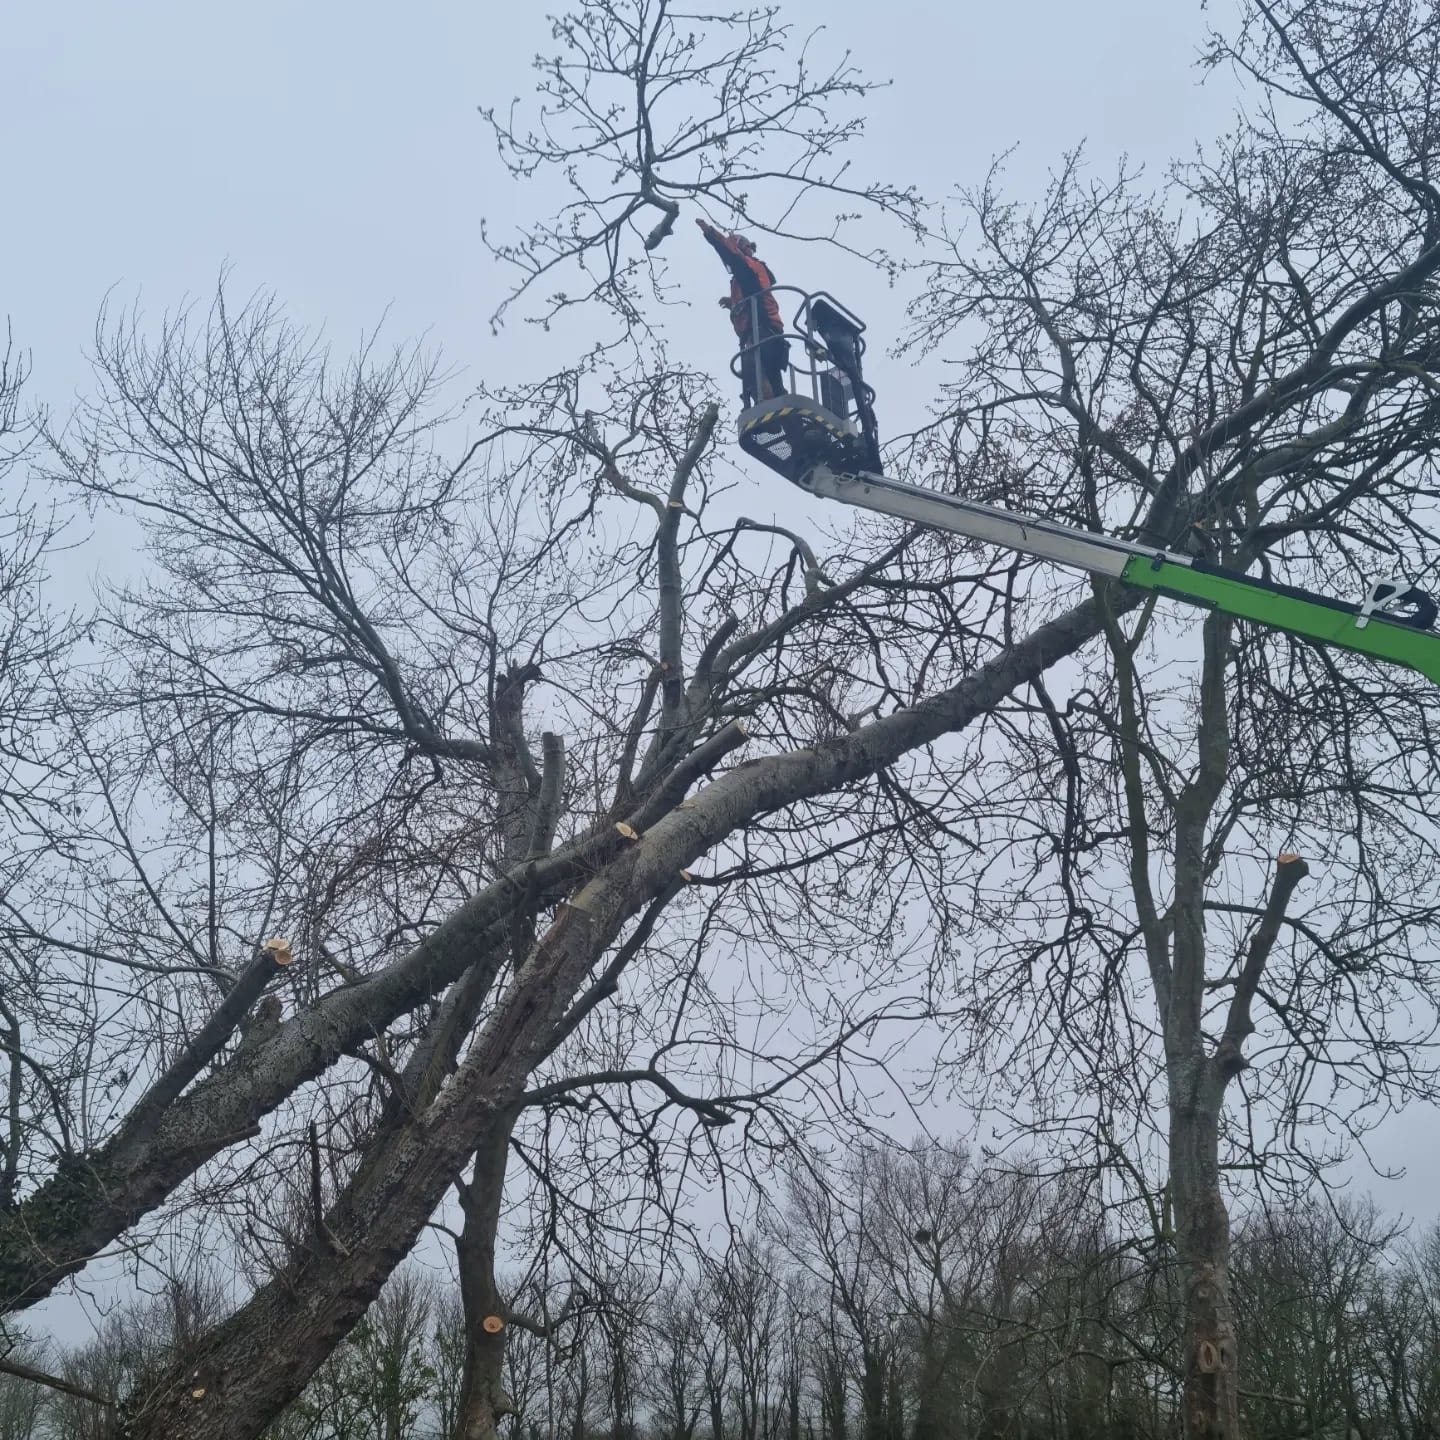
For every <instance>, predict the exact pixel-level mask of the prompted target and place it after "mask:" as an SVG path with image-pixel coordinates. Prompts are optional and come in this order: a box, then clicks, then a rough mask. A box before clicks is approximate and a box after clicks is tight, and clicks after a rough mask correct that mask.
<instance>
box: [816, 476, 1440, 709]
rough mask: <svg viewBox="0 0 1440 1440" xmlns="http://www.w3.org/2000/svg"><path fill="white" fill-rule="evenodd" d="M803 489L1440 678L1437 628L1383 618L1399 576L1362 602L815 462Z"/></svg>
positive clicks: (1401, 589) (1400, 584)
mask: <svg viewBox="0 0 1440 1440" xmlns="http://www.w3.org/2000/svg"><path fill="white" fill-rule="evenodd" d="M797 483H798V484H799V485H800V486H801V488H802V489H806V490H809V491H811V492H812V493H813V494H816V495H824V496H825V497H826V498H827V499H831V500H839V501H841V502H842V503H843V504H846V505H857V506H860V507H861V508H863V509H866V510H874V511H876V512H877V513H879V514H881V515H890V516H894V517H896V518H898V519H902V520H911V521H914V522H915V523H916V524H920V525H928V526H931V527H933V528H934V529H936V530H947V531H949V532H950V533H951V534H954V535H965V536H968V537H969V538H970V539H972V540H981V541H985V542H988V543H990V544H993V545H1003V546H1007V547H1008V548H1010V549H1012V550H1018V551H1020V552H1021V553H1022V554H1025V555H1034V556H1035V557H1036V558H1038V559H1041V560H1048V561H1050V562H1051V563H1052V564H1055V565H1064V566H1068V567H1071V568H1074V569H1079V570H1088V571H1090V572H1091V573H1092V574H1095V575H1105V576H1108V577H1109V578H1110V579H1112V580H1119V581H1122V582H1123V583H1124V584H1126V585H1135V586H1138V587H1139V588H1140V589H1142V590H1153V591H1155V592H1156V593H1157V594H1160V595H1165V596H1168V597H1170V598H1171V599H1174V600H1184V601H1186V602H1188V603H1189V604H1191V605H1199V606H1202V607H1203V608H1205V609H1207V610H1219V611H1221V612H1223V613H1224V614H1226V615H1234V616H1237V617H1238V618H1240V619H1242V620H1253V621H1255V622H1256V623H1257V624H1260V625H1268V626H1270V627H1271V628H1272V629H1276V630H1284V631H1288V632H1289V633H1290V634H1292V635H1300V636H1303V637H1304V638H1305V639H1307V640H1314V641H1317V642H1319V643H1320V644H1322V645H1336V646H1339V647H1340V648H1341V649H1344V650H1354V651H1357V652H1358V653H1359V654H1361V655H1369V656H1372V657H1373V658H1375V659H1378V660H1387V661H1390V662H1391V663H1393V664H1396V665H1405V666H1408V667H1409V668H1410V669H1412V670H1418V671H1419V672H1420V674H1422V675H1424V676H1427V677H1428V678H1429V679H1430V680H1432V681H1433V682H1434V683H1435V684H1437V685H1440V634H1437V633H1436V632H1434V631H1432V630H1421V629H1417V628H1416V627H1415V626H1413V625H1410V624H1406V623H1404V622H1403V621H1399V620H1397V619H1395V618H1394V617H1393V616H1391V615H1387V614H1386V613H1385V611H1384V609H1383V607H1384V606H1386V605H1389V604H1393V603H1395V602H1396V601H1398V600H1400V599H1401V598H1402V597H1403V596H1404V594H1405V593H1406V592H1407V591H1408V590H1409V588H1410V587H1409V585H1408V583H1407V582H1406V581H1403V580H1398V581H1397V580H1385V581H1382V582H1380V583H1379V584H1378V585H1373V586H1371V588H1370V592H1369V594H1368V595H1367V596H1366V597H1365V600H1364V601H1363V602H1362V603H1361V604H1359V605H1350V604H1347V603H1346V602H1344V601H1342V600H1332V599H1330V598H1329V597H1328V596H1325V595H1317V594H1315V593H1313V592H1312V591H1309V590H1300V589H1297V588H1295V587H1294V586H1290V585H1277V584H1274V583H1272V582H1270V581H1267V580H1261V579H1257V578H1255V577H1253V576H1249V575H1243V574H1241V573H1240V572H1239V571H1238V570H1227V569H1225V568H1224V567H1223V566H1220V565H1212V564H1209V563H1208V562H1206V561H1204V560H1197V559H1194V558H1192V557H1191V556H1189V555H1180V554H1177V553H1175V552H1174V551H1170V550H1157V549H1155V548H1154V547H1153V546H1144V545H1136V544H1132V543H1131V542H1130V541H1127V540H1116V539H1113V538H1112V537H1110V536H1108V535H1097V534H1095V533H1093V532H1092V531H1089V530H1078V529H1075V528H1073V527H1072V526H1069V525H1060V524H1057V523H1055V522H1054V521H1051V520H1031V519H1026V518H1024V517H1022V516H1019V515H1015V514H1012V513H1011V512H1010V511H1008V510H1000V509H997V508H996V507H995V506H993V505H980V504H977V503H976V502H974V501H972V500H962V499H960V498H959V497H958V496H954V495H941V494H939V493H938V492H936V491H934V490H926V489H924V488H922V487H921V486H918V485H906V484H904V483H902V482H901V481H898V480H888V479H886V478H885V477H884V476H881V475H871V474H867V473H864V472H860V473H856V474H846V475H842V474H837V473H836V472H835V471H833V470H831V469H830V467H829V466H828V465H825V464H819V465H816V466H814V467H812V468H811V469H809V470H808V471H807V472H806V473H805V474H803V475H802V476H800V477H798V481H797Z"/></svg>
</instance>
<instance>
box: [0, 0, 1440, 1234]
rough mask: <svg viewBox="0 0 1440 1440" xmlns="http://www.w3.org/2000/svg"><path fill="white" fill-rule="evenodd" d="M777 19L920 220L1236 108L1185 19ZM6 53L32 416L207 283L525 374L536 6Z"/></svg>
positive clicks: (101, 21) (684, 355)
mask: <svg viewBox="0 0 1440 1440" xmlns="http://www.w3.org/2000/svg"><path fill="white" fill-rule="evenodd" d="M781 11H782V15H783V18H785V19H786V20H793V22H794V23H795V25H796V26H797V27H798V28H801V29H805V30H809V29H811V28H813V27H814V26H816V25H819V24H824V25H826V26H827V27H828V29H827V33H826V35H825V36H824V37H822V40H821V42H820V43H821V48H822V50H824V51H825V52H826V53H830V54H837V53H838V52H840V51H841V50H843V49H845V48H847V47H848V48H850V49H851V50H853V51H854V52H855V57H856V59H857V61H858V62H859V63H860V64H861V65H862V66H863V67H864V69H865V70H866V72H867V73H868V74H869V75H870V76H872V77H874V78H885V77H891V78H893V79H894V80H895V81H896V83H895V85H894V86H893V87H891V88H890V89H888V90H886V91H885V92H883V93H882V94H881V95H879V96H878V97H876V99H875V101H874V103H873V105H872V107H871V117H872V118H871V120H870V128H869V134H868V137H867V140H866V142H865V144H864V146H863V147H862V148H861V149H860V150H859V151H858V152H857V154H856V157H855V164H856V170H857V173H861V174H868V175H880V176H884V177H885V178H887V179H890V180H893V181H895V182H896V183H900V184H906V183H915V184H916V185H918V186H919V187H920V189H921V191H922V192H924V193H925V194H926V195H927V196H930V197H932V198H942V197H943V196H945V195H946V194H947V193H950V192H952V191H953V190H954V189H955V188H956V187H957V186H963V185H968V184H973V183H975V182H977V181H978V180H979V179H980V178H982V177H983V175H984V173H985V170H986V168H987V167H988V165H989V163H990V161H991V159H992V157H993V156H994V155H996V154H997V153H998V152H1000V151H1002V150H1005V149H1007V148H1009V147H1010V146H1012V145H1017V144H1018V146H1019V149H1018V151H1017V153H1016V154H1015V155H1014V157H1013V158H1012V160H1011V161H1010V164H1009V167H1008V174H1009V187H1008V188H1009V189H1010V190H1011V192H1012V193H1013V194H1015V195H1017V196H1024V195H1038V194H1039V193H1040V191H1041V190H1042V188H1043V186H1044V183H1045V177H1046V173H1047V170H1048V169H1049V167H1050V166H1051V165H1053V164H1054V163H1055V162H1056V160H1057V159H1058V157H1059V156H1060V155H1061V153H1062V152H1063V151H1065V150H1066V149H1068V148H1070V147H1071V146H1073V145H1074V144H1075V143H1076V142H1078V141H1080V140H1082V139H1084V140H1086V141H1087V142H1088V144H1089V147H1090V151H1091V154H1092V156H1093V157H1094V160H1095V163H1096V165H1097V166H1099V167H1100V168H1102V169H1103V168H1108V167H1111V166H1113V163H1114V161H1115V159H1116V158H1117V157H1118V156H1119V155H1120V154H1121V153H1122V152H1123V153H1128V154H1129V155H1130V156H1131V157H1132V159H1133V160H1135V161H1137V162H1140V163H1143V164H1144V165H1146V167H1147V168H1148V170H1149V173H1150V174H1151V176H1152V177H1153V179H1154V180H1155V182H1156V184H1157V185H1158V184H1159V182H1160V180H1161V179H1162V176H1163V168H1164V164H1165V162H1166V160H1167V159H1169V158H1171V157H1174V156H1184V155H1187V154H1188V153H1190V152H1191V150H1192V148H1193V146H1194V144H1195V143H1196V142H1197V141H1199V140H1203V139H1206V138H1209V137H1212V136H1214V135H1216V134H1217V133H1219V132H1220V131H1221V130H1223V129H1224V128H1225V127H1226V125H1227V123H1228V120H1229V116H1230V113H1231V110H1232V106H1233V104H1234V94H1233V91H1232V90H1231V88H1230V83H1231V82H1230V81H1229V79H1228V77H1226V76H1220V77H1218V78H1217V79H1214V80H1212V81H1211V82H1209V83H1207V84H1206V85H1204V86H1203V87H1202V86H1201V84H1200V77H1199V74H1198V72H1197V71H1196V69H1195V66H1194V61H1195V57H1196V54H1197V51H1198V49H1199V46H1200V43H1201V40H1202V38H1203V34H1204V30H1205V24H1206V20H1207V18H1210V19H1213V18H1215V9H1214V7H1212V11H1211V14H1210V16H1208V17H1207V16H1206V15H1205V14H1204V13H1202V11H1201V8H1200V4H1199V0H1094V3H1091V4H1088V5H1077V4H1075V3H1074V0H1024V3H1017V4H1011V5H1008V6H1007V5H996V4H992V3H987V4H983V5H981V4H967V3H960V4H953V5H949V6H943V5H938V4H936V3H935V0H885V3H875V4H870V3H861V0H831V3H828V4H824V3H819V0H782V3H781ZM0 47H3V48H0V60H3V65H0V127H3V132H4V134H5V136H6V145H5V172H4V183H5V189H6V195H5V207H4V213H5V218H4V223H3V226H0V285H3V294H0V310H3V311H4V312H6V313H8V315H9V316H10V319H11V323H12V326H13V329H14V333H15V338H16V341H17V342H18V343H19V345H20V346H21V347H22V348H25V349H28V350H29V351H30V352H31V353H32V355H33V359H34V364H35V372H34V383H33V386H32V396H33V397H34V398H37V399H43V400H44V401H46V402H47V403H48V404H49V405H51V406H52V407H54V408H55V409H57V410H59V411H62V412H63V411H64V410H65V409H67V408H68V406H69V404H70V401H71V399H72V397H73V396H74V395H75V393H76V392H77V391H79V390H82V389H83V388H84V386H85V384H86V378H87V373H88V372H87V370H86V366H85V362H84V352H85V349H86V347H87V344H88V342H89V339H90V336H91V334H92V330H93V326H94V320H95V315H96V311H97V308H98V306H99V305H100V303H101V301H102V299H103V298H104V297H105V295H106V293H107V292H108V291H112V290H113V291H114V292H115V294H116V296H117V298H118V299H120V300H123V301H126V302H129V301H131V300H134V299H136V298H137V297H138V298H139V299H140V300H141V302H142V304H143V306H144V308H145V309H146V311H147V312H149V313H151V314H153V315H157V316H158V314H159V313H160V312H162V311H164V310H166V309H168V308H172V307H174V306H175V305H177V304H178V303H179V302H180V301H181V300H182V299H183V298H184V297H186V296H187V295H188V296H191V297H200V298H202V299H203V298H204V297H205V296H206V295H207V294H208V292H210V291H211V290H212V289H213V286H214V283H215V280H216V277H217V275H218V273H219V272H220V270H221V268H222V266H224V265H226V264H227V263H228V264H229V265H231V266H233V268H234V282H235V285H236V286H237V288H239V289H240V290H242V291H246V292H248V291H250V290H251V289H253V288H256V287H264V288H270V289H273V290H274V291H275V292H276V293H277V295H278V296H279V298H280V299H281V301H282V302H283V304H284V305H285V307H286V309H287V310H288V312H289V313H290V315H291V316H292V317H293V318H294V319H295V320H297V321H298V322H300V323H302V324H305V325H310V326H317V327H318V326H323V327H324V328H325V330H326V332H327V333H328V335H329V336H330V338H331V339H332V341H333V342H334V343H335V345H336V346H337V348H340V349H342V350H343V349H344V348H346V347H348V346H349V345H350V344H351V343H352V342H353V341H354V340H355V339H356V338H358V336H359V335H360V334H361V332H362V331H363V330H365V329H366V328H368V327H370V326H372V325H373V324H374V323H375V322H376V321H377V319H379V317H380V316H381V314H382V313H383V312H386V311H387V310H388V320H387V326H386V333H387V334H389V335H390V336H391V337H392V338H394V339H397V340H403V339H406V338H414V337H419V336H421V335H422V334H428V336H429V337H430V339H431V340H432V341H433V342H434V343H435V344H436V345H437V346H438V347H439V348H440V349H441V350H442V351H443V353H444V355H445V357H446V358H447V360H448V361H449V362H450V363H451V364H452V365H454V366H457V367H460V369H461V370H462V372H463V375H464V376H465V377H468V378H469V379H470V380H472V381H473V380H479V379H481V378H490V379H493V380H501V379H505V378H512V377H515V376H518V375H526V374H538V373H540V372H541V371H542V369H543V368H544V363H545V360H546V358H547V356H546V341H545V338H544V337H543V335H541V334H540V333H539V332H538V331H537V330H536V329H535V328H534V327H529V326H526V325H523V324H519V323H516V324H511V325H510V326H508V327H507V328H506V329H505V330H504V331H502V333H501V334H500V335H499V336H498V337H495V336H492V335H491V333H490V327H489V325H488V323H487V317H488V316H489V315H490V313H491V311H492V310H493V309H494V307H495V305H496V303H497V301H498V300H499V299H500V297H501V296H502V294H503V293H504V291H505V289H506V288H507V286H508V285H509V284H510V276H509V275H507V274H506V273H505V272H503V271H502V270H500V269H498V268H497V267H496V265H495V264H494V263H493V262H492V261H490V259H489V258H488V257H487V254H486V251H485V248H484V246H483V245H482V243H481V239H480V225H481V220H482V217H484V218H486V219H487V220H488V221H489V223H490V224H491V226H492V227H493V228H494V229H495V230H496V232H497V233H501V234H503V233H505V232H506V231H507V230H508V228H509V226H510V225H511V224H512V223H514V222H516V221H518V220H519V219H521V218H522V217H523V215H524V214H526V213H527V212H528V213H537V214H538V213H543V212H545V211H547V210H548V209H550V208H553V204H554V203H555V202H556V201H557V199H558V192H555V191H553V190H550V189H547V187H546V186H545V185H544V184H540V183H537V184H530V185H525V186H516V185H514V184H512V183H511V182H510V181H509V180H508V178H507V177H506V176H505V175H504V173H503V171H502V170H501V168H500V167H499V164H498V162H497V158H496V154H495V148H494V145H493V142H492V141H491V139H490V137H489V134H488V132H487V130H486V127H485V126H484V124H483V122H482V120H481V119H480V117H479V115H478V114H477V109H476V107H477V106H478V105H481V104H500V105H503V104H505V103H506V102H507V101H508V100H509V98H510V97H511V96H513V95H516V94H520V93H523V92H525V91H526V90H528V85H529V77H528V69H527V67H528V64H529V61H530V58H531V56H532V55H533V54H534V52H535V51H536V50H537V49H546V50H549V49H550V48H551V42H550V41H549V25H548V22H547V21H546V19H545V10H544V8H543V7H541V6H538V5H537V6H532V5H529V4H527V3H518V4H510V5H506V6H501V5H499V4H496V3H494V0H469V3H460V0H443V3H442V0H410V3H408V4H406V5H403V6H399V5H395V4H390V3H387V4H379V3H376V0H346V3H343V4H342V3H339V0H305V3H296V0H252V3H250V4H249V5H246V6H235V5H223V6H222V5H215V4H204V3H196V0H183V3H182V0H126V3H116V0H70V3H66V4H57V3H54V0H9V3H8V4H6V6H5V9H4V21H3V33H0ZM800 249H801V247H798V246H792V247H790V248H788V249H787V248H785V247H775V248H771V249H769V250H767V252H766V258H767V259H768V260H770V261H771V263H772V264H773V266H774V268H775V269H776V271H777V272H778V273H779V274H780V277H781V279H782V280H789V281H792V282H800V281H813V282H814V283H816V284H823V285H824V286H825V288H827V289H830V290H832V291H834V292H835V293H837V294H839V295H840V296H841V297H842V298H844V299H846V300H847V301H848V302H850V303H851V304H852V306H853V307H854V308H855V309H857V310H859V311H860V312H861V313H862V314H863V315H864V316H865V318H866V319H867V321H868V322H869V325H870V329H871V332H872V334H873V335H874V336H875V337H876V341H877V347H876V348H877V349H880V348H883V346H884V344H885V343H886V342H887V340H889V339H890V338H893V336H894V334H895V333H896V332H898V330H899V328H900V325H901V321H902V314H901V306H902V303H903V302H902V297H901V296H899V295H897V294H896V293H894V292H891V291H889V290H888V289H887V287H886V285H885V283H884V281H883V279H882V278H881V277H880V276H879V275H878V274H876V273H875V272H873V271H870V272H868V273H867V271H866V270H865V268H864V267H862V266H860V265H858V264H855V263H850V262H843V261H842V260H841V259H840V258H838V257H837V256H835V255H834V254H833V253H830V252H825V253H821V254H814V253H812V254H804V253H800ZM666 254H667V260H668V262H669V263H670V264H671V265H672V266H673V267H674V270H675V273H676V275H677V277H678V278H679V279H680V280H681V282H682V283H683V284H685V285H686V286H687V287H693V293H694V294H695V298H696V303H695V306H694V310H693V312H692V313H691V315H690V317H689V319H688V320H687V321H685V322H683V323H682V324H680V325H679V326H677V327H676V329H675V335H676V336H677V337H678V340H677V342H676V343H677V345H678V349H679V352H680V353H677V355H676V359H677V360H680V361H683V362H685V363H689V364H694V365H701V366H706V365H708V366H711V367H713V368H714V369H715V370H716V372H717V373H719V374H723V370H724V366H725V364H726V360H727V357H728V352H729V348H730V347H729V344H728V338H729V336H728V329H727V327H726V325H725V322H724V319H723V317H722V316H720V315H719V313H718V311H717V310H716V309H715V306H714V296H715V294H716V293H718V292H717V287H719V286H720V285H721V284H722V279H721V276H720V273H719V270H718V266H716V264H715V262H714V258H713V256H711V255H710V253H709V251H708V250H707V249H706V248H705V247H704V245H703V244H702V243H701V242H700V241H699V239H698V237H697V236H696V235H695V233H694V231H693V229H692V228H691V227H690V226H689V224H688V217H686V219H685V220H684V221H682V224H681V225H680V226H679V227H677V230H676V233H675V235H674V236H673V237H672V238H671V241H670V242H668V246H667V252H666ZM552 343H553V342H552ZM872 378H873V379H875V380H876V383H877V384H878V386H879V388H880V390H881V402H880V411H881V418H882V423H883V422H884V421H885V420H886V419H887V418H893V417H895V416H897V415H901V414H904V415H906V416H907V418H908V417H910V416H913V414H914V410H913V408H907V407H913V406H915V405H918V404H919V403H923V400H924V399H925V398H927V397H928V396H929V395H931V394H933V392H934V390H935V388H936V376H934V375H928V374H917V375H912V374H911V372H910V371H909V370H908V368H906V367H904V366H901V365H900V364H898V363H895V362H890V363H886V362H883V361H881V362H880V363H879V364H878V366H877V369H876V370H875V372H874V373H873V374H872ZM461 383H463V380H462V382H461ZM887 407H888V409H887ZM764 508H765V506H764V503H763V502H759V501H757V503H756V504H754V505H752V507H751V513H758V512H759V511H761V510H763V509H764ZM797 513H798V512H796V511H793V510H792V511H789V512H788V513H787V519H788V520H789V521H790V523H795V517H796V515H797ZM96 559H97V563H99V562H101V561H103V559H104V557H103V555H97V556H96ZM1432 1123H1433V1120H1432V1117H1430V1116H1428V1115H1427V1116H1424V1117H1414V1116H1412V1117H1409V1119H1408V1121H1407V1122H1406V1123H1392V1124H1391V1125H1390V1126H1389V1127H1388V1128H1387V1129H1386V1130H1385V1131H1384V1132H1383V1134H1382V1137H1381V1138H1382V1143H1381V1144H1380V1145H1379V1147H1378V1149H1377V1155H1378V1157H1379V1158H1380V1159H1381V1160H1382V1161H1383V1162H1385V1163H1390V1164H1396V1163H1408V1164H1409V1165H1410V1167H1411V1172H1410V1178H1409V1179H1407V1180H1406V1181H1404V1182H1397V1183H1394V1184H1391V1185H1388V1186H1387V1185H1379V1184H1374V1185H1373V1188H1374V1189H1375V1191H1376V1194H1377V1197H1378V1198H1380V1199H1381V1201H1382V1203H1384V1204H1385V1205H1386V1206H1387V1207H1390V1208H1404V1209H1406V1210H1408V1211H1410V1212H1411V1213H1415V1212H1417V1211H1418V1212H1419V1213H1420V1214H1421V1215H1423V1216H1425V1217H1426V1218H1429V1216H1430V1215H1431V1214H1432V1213H1433V1210H1434V1206H1433V1202H1432V1201H1431V1200H1430V1199H1429V1198H1428V1197H1429V1196H1430V1195H1432V1194H1433V1193H1434V1188H1435V1185H1436V1184H1437V1183H1440V1164H1437V1161H1436V1159H1435V1157H1434V1155H1433V1153H1431V1147H1425V1146H1420V1145H1417V1144H1416V1143H1415V1139H1414V1137H1415V1136H1416V1135H1418V1134H1420V1133H1422V1132H1423V1131H1426V1130H1428V1129H1429V1128H1430V1126H1431V1125H1432ZM1361 1183H1362V1184H1363V1185H1367V1186H1369V1185H1371V1183H1372V1182H1370V1181H1369V1180H1368V1179H1364V1180H1362V1181H1361Z"/></svg>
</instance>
